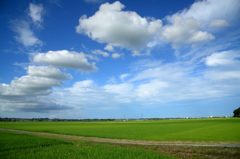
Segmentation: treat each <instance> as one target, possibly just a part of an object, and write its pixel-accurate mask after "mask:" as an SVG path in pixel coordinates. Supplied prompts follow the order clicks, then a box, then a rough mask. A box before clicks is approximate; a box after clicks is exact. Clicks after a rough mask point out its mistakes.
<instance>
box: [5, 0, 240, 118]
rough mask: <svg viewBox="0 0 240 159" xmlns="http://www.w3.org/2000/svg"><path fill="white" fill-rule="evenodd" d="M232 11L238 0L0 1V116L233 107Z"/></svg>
mask: <svg viewBox="0 0 240 159" xmlns="http://www.w3.org/2000/svg"><path fill="white" fill-rule="evenodd" d="M239 15H240V1H239V0H228V1H225V0H204V1H194V0H186V1H178V0H169V1H156V0H141V1H138V2H137V3H136V2H135V1H127V0H123V1H106V0H78V1H76V0H71V1H63V0H45V1H38V0H34V1H32V0H31V1H30V0H29V1H28V0H24V1H13V0H5V1H1V2H0V21H1V25H0V29H1V38H0V53H1V55H0V56H1V58H0V103H1V104H0V109H1V111H0V117H21V118H33V117H48V118H79V119H84V118H124V116H125V117H126V118H140V117H142V116H143V117H146V118H165V117H169V116H170V114H171V117H207V116H210V107H211V108H212V115H213V116H225V115H227V116H231V115H233V110H234V109H236V108H238V107H239V103H240V48H239V46H240V45H239V42H240V27H239V24H240V22H239V18H240V17H239ZM170 112H171V113H170Z"/></svg>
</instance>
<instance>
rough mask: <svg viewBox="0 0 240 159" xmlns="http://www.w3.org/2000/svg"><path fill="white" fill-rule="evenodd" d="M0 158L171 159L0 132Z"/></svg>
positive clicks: (160, 155)
mask: <svg viewBox="0 0 240 159" xmlns="http://www.w3.org/2000/svg"><path fill="white" fill-rule="evenodd" d="M0 136H1V137H0V157H1V158H8V159H11V158H12V159H16V158H18V159H28V158H29V159H32V158H34V159H38V158H39V159H44V158H47V159H51V158H58V159H61V158H64V159H67V158H70V159H74V158H77V159H79V158H89V159H90V158H97V159H107V158H109V159H112V158H114V159H118V158H119V159H123V158H124V159H133V158H138V159H141V158H143V159H148V158H149V159H150V158H151V159H173V158H174V157H171V156H166V155H162V154H160V153H158V152H156V151H147V150H143V149H136V148H124V147H118V146H113V145H102V144H88V143H87V142H84V141H82V142H78V145H76V144H73V143H72V142H71V141H68V142H66V141H62V140H60V139H51V138H45V137H39V136H33V135H28V134H19V133H12V132H4V131H0Z"/></svg>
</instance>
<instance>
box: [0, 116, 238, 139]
mask: <svg viewBox="0 0 240 159" xmlns="http://www.w3.org/2000/svg"><path fill="white" fill-rule="evenodd" d="M0 127H2V128H9V129H18V130H28V131H38V132H49V133H58V134H67V135H77V136H89V137H90V136H91V137H93V136H94V137H101V138H117V139H135V140H157V141H237V142H239V141H240V133H239V132H240V119H235V118H230V119H224V118H222V119H190V120H187V119H186V120H159V121H134V122H15V123H13V122H0Z"/></svg>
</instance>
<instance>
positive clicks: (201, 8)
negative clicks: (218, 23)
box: [177, 0, 240, 24]
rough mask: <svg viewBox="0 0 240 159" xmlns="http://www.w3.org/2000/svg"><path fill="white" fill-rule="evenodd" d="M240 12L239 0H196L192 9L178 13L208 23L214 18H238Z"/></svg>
mask: <svg viewBox="0 0 240 159" xmlns="http://www.w3.org/2000/svg"><path fill="white" fill-rule="evenodd" d="M239 13H240V1H239V0H227V1H226V0H204V1H196V2H195V3H193V4H192V6H191V7H190V9H188V10H187V9H185V10H184V11H182V12H180V13H177V14H178V15H180V16H182V17H184V18H185V19H186V18H191V17H193V18H195V19H196V20H198V21H202V22H203V23H205V24H208V23H209V22H210V21H211V20H213V19H224V20H226V19H227V20H230V21H231V20H233V19H235V20H236V18H237V17H236V15H238V14H239Z"/></svg>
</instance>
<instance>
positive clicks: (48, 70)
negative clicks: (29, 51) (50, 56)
mask: <svg viewBox="0 0 240 159" xmlns="http://www.w3.org/2000/svg"><path fill="white" fill-rule="evenodd" d="M27 73H28V74H29V75H30V76H38V77H46V78H51V79H56V80H67V79H72V76H71V75H70V74H66V73H63V72H61V71H60V70H59V69H57V68H54V67H49V66H28V70H27Z"/></svg>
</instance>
